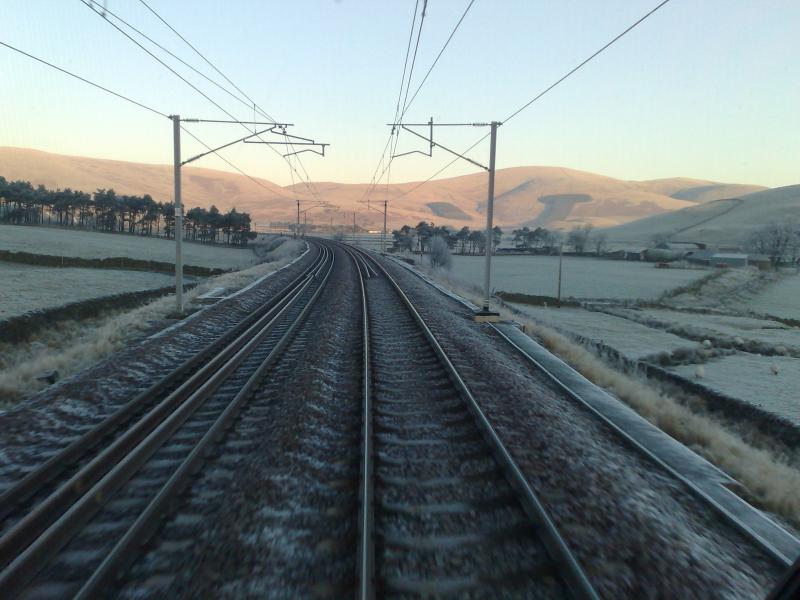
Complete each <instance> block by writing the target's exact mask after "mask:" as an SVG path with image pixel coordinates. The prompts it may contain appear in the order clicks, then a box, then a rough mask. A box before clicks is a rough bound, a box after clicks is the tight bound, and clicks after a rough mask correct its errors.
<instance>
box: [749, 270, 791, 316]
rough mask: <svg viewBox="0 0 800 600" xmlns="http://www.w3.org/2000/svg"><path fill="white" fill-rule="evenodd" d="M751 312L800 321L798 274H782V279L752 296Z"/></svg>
mask: <svg viewBox="0 0 800 600" xmlns="http://www.w3.org/2000/svg"><path fill="white" fill-rule="evenodd" d="M750 308H751V310H752V311H753V312H755V313H758V314H763V315H768V316H774V317H783V318H785V319H793V320H796V321H800V276H798V275H797V274H795V275H794V276H792V275H789V274H784V277H783V279H781V281H779V282H778V283H776V284H775V285H772V286H770V287H768V288H767V289H765V290H764V291H763V292H762V293H760V294H758V295H757V296H756V297H755V298H753V300H752V302H751V304H750Z"/></svg>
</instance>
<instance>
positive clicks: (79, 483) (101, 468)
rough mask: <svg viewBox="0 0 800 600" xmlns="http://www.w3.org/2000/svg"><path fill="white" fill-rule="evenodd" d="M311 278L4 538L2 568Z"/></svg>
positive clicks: (0, 549)
mask: <svg viewBox="0 0 800 600" xmlns="http://www.w3.org/2000/svg"><path fill="white" fill-rule="evenodd" d="M312 272H313V271H312ZM310 276H311V274H309V275H306V276H305V277H304V278H302V280H301V281H300V282H299V283H298V284H296V285H295V286H294V287H293V288H292V289H290V290H289V291H288V293H287V294H285V295H284V296H283V297H282V298H281V299H280V300H278V301H277V303H275V304H274V305H273V306H272V307H271V308H270V309H269V310H267V312H266V313H264V314H263V315H262V316H261V317H260V318H259V319H258V320H257V321H256V322H255V323H253V324H252V325H250V327H248V328H247V329H246V330H245V331H244V332H243V333H241V334H240V335H239V337H237V338H236V339H235V340H234V341H233V342H231V343H230V344H229V345H228V346H226V347H225V348H224V349H223V350H222V351H221V352H220V353H219V354H217V355H216V356H214V357H213V358H212V359H211V360H209V361H208V362H207V363H206V364H205V365H203V366H202V367H201V368H200V369H199V370H198V371H196V372H195V373H194V374H192V375H191V376H190V377H189V378H188V379H187V380H186V381H185V382H184V383H183V384H181V385H180V386H179V387H178V389H176V390H175V391H174V392H172V393H171V394H169V395H167V397H166V398H164V399H163V400H162V401H161V402H159V403H158V404H157V405H156V406H155V407H153V408H152V409H151V410H150V411H149V412H147V413H145V414H144V415H143V416H142V418H141V419H139V420H138V421H137V422H136V423H135V424H133V425H132V426H131V427H130V428H129V429H127V430H126V431H125V432H124V433H122V434H121V435H120V436H119V437H117V438H116V439H115V440H114V441H113V442H111V443H110V444H109V445H108V446H106V447H105V448H104V449H102V450H101V451H100V452H99V453H98V454H97V455H96V456H95V457H94V458H93V459H92V460H91V461H89V463H87V464H86V465H84V466H83V467H81V468H80V469H79V470H78V471H77V472H76V473H74V474H73V475H72V477H70V478H69V479H68V480H67V481H66V482H64V483H63V484H61V486H60V487H58V488H57V489H56V490H55V491H53V492H52V493H51V494H50V495H49V496H48V497H47V498H45V499H44V500H43V501H42V502H40V503H39V504H37V505H36V506H35V507H34V508H33V509H32V510H31V511H30V512H29V513H28V514H26V515H25V516H24V517H23V518H22V519H21V520H20V521H18V522H17V523H15V524H14V526H13V527H11V529H9V530H8V531H7V532H6V533H5V534H4V535H3V536H2V537H0V567H4V566H6V565H7V564H9V562H11V560H13V558H15V557H16V556H17V555H18V554H19V552H20V550H21V549H23V548H26V547H27V546H29V545H30V544H31V543H32V541H33V540H34V539H35V538H36V537H37V536H38V535H39V534H41V533H42V532H43V531H44V530H45V529H47V527H49V526H50V525H52V524H53V523H54V522H55V521H56V519H57V518H58V517H59V516H61V515H62V514H63V513H64V512H65V511H66V510H67V509H68V508H69V506H70V505H71V504H72V503H73V502H75V501H76V500H77V499H78V498H80V497H81V496H82V495H83V494H84V493H85V491H86V490H87V489H88V488H89V487H91V486H92V485H93V484H94V483H96V482H97V481H98V480H99V479H100V478H101V477H102V476H103V475H104V474H106V473H107V472H108V471H109V470H110V469H111V468H112V467H113V466H114V464H116V463H117V462H118V461H119V460H121V458H122V457H123V456H125V454H127V453H128V452H130V451H131V449H132V448H134V447H135V446H136V445H137V444H138V443H139V442H141V440H142V439H144V438H145V437H146V436H147V435H148V434H149V433H150V432H152V431H153V430H154V429H155V428H156V427H157V426H158V425H159V423H161V422H162V421H163V419H164V418H165V417H166V416H167V415H169V414H170V413H171V412H173V411H175V410H176V409H177V408H178V407H179V406H181V404H182V403H184V402H185V401H187V399H188V398H190V397H191V395H192V394H194V393H195V392H196V391H197V390H199V389H202V386H203V385H204V383H205V382H207V381H208V380H209V379H210V378H212V377H213V376H214V374H215V373H217V372H218V371H219V370H220V369H221V368H223V366H224V365H225V363H226V362H227V361H228V360H229V359H230V358H231V357H232V356H235V355H236V354H237V353H238V352H240V350H241V349H242V348H243V347H245V346H246V345H247V343H248V340H251V339H252V338H253V337H254V336H255V335H257V334H258V332H259V331H262V329H263V328H264V327H265V326H267V324H268V323H270V322H271V321H272V320H273V318H274V317H275V315H276V314H278V313H279V312H281V311H282V310H283V308H284V307H285V306H287V305H288V304H290V303H291V302H292V301H293V299H294V298H295V296H296V295H298V294H300V293H302V292H301V290H302V289H303V286H305V285H306V284H307V282H308V281H309V277H310Z"/></svg>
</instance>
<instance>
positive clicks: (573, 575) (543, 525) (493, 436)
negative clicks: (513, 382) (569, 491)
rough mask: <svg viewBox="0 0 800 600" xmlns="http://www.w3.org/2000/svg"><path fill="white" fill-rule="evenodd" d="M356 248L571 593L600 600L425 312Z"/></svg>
mask: <svg viewBox="0 0 800 600" xmlns="http://www.w3.org/2000/svg"><path fill="white" fill-rule="evenodd" d="M355 250H356V251H357V252H359V253H360V254H361V255H362V256H364V257H366V258H367V259H368V260H369V261H370V262H371V263H372V264H373V265H374V266H375V267H376V268H377V269H376V270H377V271H378V272H379V273H380V274H381V275H383V276H384V277H385V278H386V280H387V281H388V282H389V284H390V285H391V286H392V288H393V289H394V290H395V292H397V294H398V296H399V297H400V299H401V300H402V302H403V304H404V305H405V306H406V308H407V309H408V311H409V313H410V314H411V316H412V318H413V319H414V321H415V322H416V323H417V325H418V326H419V328H420V330H421V331H422V333H423V335H424V337H425V338H426V339H427V340H428V343H429V344H430V346H431V348H432V349H433V351H434V353H435V354H436V355H437V357H438V358H439V360H440V362H441V363H442V365H443V366H444V368H445V370H446V372H447V374H448V376H449V377H450V379H451V381H452V382H453V384H454V386H455V387H456V389H457V390H458V392H459V394H460V396H461V398H462V399H463V400H464V402H465V404H466V405H467V408H468V409H469V410H470V412H471V413H472V415H473V416H474V417H475V420H476V423H477V425H478V428H479V430H480V431H481V434H482V435H483V437H484V439H485V440H486V441H487V443H488V444H489V447H490V448H491V449H492V452H493V454H494V455H495V458H496V460H497V461H498V463H499V464H500V466H501V467H502V468H503V471H504V472H505V474H506V477H507V478H508V480H509V483H510V484H511V485H512V487H513V488H514V489H515V490H516V491H517V493H518V494H519V499H520V501H521V503H522V506H523V507H524V509H525V511H526V513H527V514H528V516H529V517H530V518H531V519H532V520H533V521H534V523H535V524H536V525H537V526H538V529H539V532H540V533H541V537H542V543H543V544H544V546H545V549H546V550H547V552H548V554H549V556H550V558H551V560H552V561H553V562H554V563H555V565H556V568H557V569H558V571H559V573H560V575H561V578H562V581H563V582H564V584H565V586H566V588H567V590H568V592H569V593H570V594H571V595H572V596H573V597H574V598H576V599H591V600H599V596H598V594H597V592H596V591H595V590H594V588H593V587H592V584H591V583H590V582H589V579H588V578H587V576H586V574H585V573H584V571H583V569H582V567H581V566H580V564H579V563H578V561H577V559H576V558H575V557H574V555H573V554H572V552H571V551H570V549H569V547H568V546H567V543H566V541H565V540H564V538H563V537H562V536H561V534H560V533H559V532H558V529H557V528H556V526H555V523H554V522H553V520H552V519H551V518H550V516H549V514H548V513H547V511H546V509H545V508H544V506H543V505H542V503H541V502H540V500H539V498H538V497H537V496H536V493H535V492H534V490H533V487H532V486H531V485H530V483H529V482H528V480H527V478H526V477H525V475H524V474H523V472H522V470H521V469H520V468H519V466H518V465H517V464H516V461H515V460H514V458H513V457H512V456H511V453H510V452H509V451H508V449H507V448H506V446H505V444H504V443H503V442H502V440H501V439H500V437H499V435H498V434H497V432H496V430H495V429H494V426H493V425H492V424H491V422H490V421H489V419H488V418H487V416H486V414H485V413H484V411H483V409H481V407H480V405H479V404H478V402H477V401H476V400H475V397H474V396H473V394H472V392H471V391H470V389H469V387H468V386H467V384H466V382H464V380H463V379H462V378H461V376H460V375H459V373H458V371H457V370H456V368H455V366H454V365H453V363H452V362H451V361H450V358H449V357H448V356H447V354H446V353H445V351H444V349H443V348H442V346H441V344H439V341H438V340H437V338H436V336H435V335H434V334H433V332H432V331H431V330H430V328H429V327H428V325H427V323H426V322H425V320H424V319H423V317H422V315H420V314H419V312H418V311H417V309H416V307H415V306H414V304H413V303H412V302H411V300H410V299H409V298H408V296H407V295H406V294H405V292H403V290H402V288H401V287H400V285H399V284H398V283H397V281H395V279H394V278H393V277H392V276H391V275H390V274H389V272H388V271H387V270H386V269H385V268H384V267H383V265H381V264H380V263H379V262H378V261H377V260H375V258H374V257H372V256H371V255H369V254H368V253H366V252H365V251H363V250H360V249H355Z"/></svg>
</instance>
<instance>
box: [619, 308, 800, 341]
mask: <svg viewBox="0 0 800 600" xmlns="http://www.w3.org/2000/svg"><path fill="white" fill-rule="evenodd" d="M619 313H620V314H623V315H631V318H633V319H636V320H639V321H641V320H642V319H647V318H648V317H652V318H654V319H657V320H658V321H663V322H666V323H669V324H670V325H673V326H676V327H680V328H682V329H684V330H685V331H682V332H681V333H687V334H691V335H702V334H703V333H704V332H705V331H710V332H713V333H717V334H720V335H722V336H728V337H731V338H733V337H740V338H742V339H743V340H756V341H759V342H763V343H765V344H772V345H776V346H777V345H783V346H795V347H797V346H800V330H798V329H797V328H794V327H789V326H788V325H784V324H783V323H780V322H778V321H770V320H768V319H756V318H751V317H733V316H728V315H713V314H708V315H706V314H699V313H688V312H679V311H672V310H658V309H645V310H642V311H633V310H625V309H622V310H620V311H619Z"/></svg>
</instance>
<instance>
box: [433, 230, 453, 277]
mask: <svg viewBox="0 0 800 600" xmlns="http://www.w3.org/2000/svg"><path fill="white" fill-rule="evenodd" d="M430 251H431V266H432V267H433V268H435V269H439V268H441V269H449V268H450V267H452V266H453V257H452V256H451V255H450V248H449V247H448V246H447V241H446V240H445V239H444V238H443V237H441V236H436V237H435V238H433V240H431V243H430Z"/></svg>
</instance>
